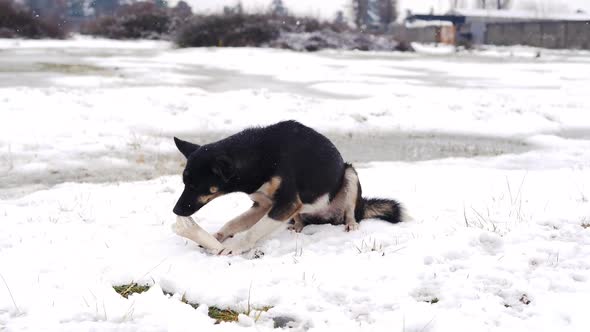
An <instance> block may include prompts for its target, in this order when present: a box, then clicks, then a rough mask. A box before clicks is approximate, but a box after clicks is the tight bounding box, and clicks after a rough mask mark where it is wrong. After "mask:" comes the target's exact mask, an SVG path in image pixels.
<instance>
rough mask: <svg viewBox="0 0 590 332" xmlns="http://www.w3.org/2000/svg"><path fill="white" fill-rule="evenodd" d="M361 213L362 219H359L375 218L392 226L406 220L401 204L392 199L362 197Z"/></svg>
mask: <svg viewBox="0 0 590 332" xmlns="http://www.w3.org/2000/svg"><path fill="white" fill-rule="evenodd" d="M362 213H363V214H362V218H360V219H369V218H376V219H381V220H385V221H388V222H390V223H392V224H395V223H398V222H400V221H403V220H405V219H406V218H405V217H404V216H405V213H404V210H403V208H402V206H401V204H400V203H399V202H397V201H395V200H392V199H383V198H364V197H363V210H362Z"/></svg>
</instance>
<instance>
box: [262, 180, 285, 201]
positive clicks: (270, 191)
mask: <svg viewBox="0 0 590 332" xmlns="http://www.w3.org/2000/svg"><path fill="white" fill-rule="evenodd" d="M281 182H282V178H281V177H280V176H273V177H272V178H271V179H270V180H269V181H268V182H265V183H264V184H263V185H262V186H261V187H260V188H258V190H256V192H257V193H263V194H265V195H266V196H267V197H269V198H271V199H272V197H273V196H274V195H275V192H276V191H277V190H278V189H279V187H280V186H281Z"/></svg>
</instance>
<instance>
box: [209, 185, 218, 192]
mask: <svg viewBox="0 0 590 332" xmlns="http://www.w3.org/2000/svg"><path fill="white" fill-rule="evenodd" d="M218 190H219V188H217V187H215V186H211V187H210V188H209V191H210V192H211V193H212V194H215V193H216V192H217V191H218Z"/></svg>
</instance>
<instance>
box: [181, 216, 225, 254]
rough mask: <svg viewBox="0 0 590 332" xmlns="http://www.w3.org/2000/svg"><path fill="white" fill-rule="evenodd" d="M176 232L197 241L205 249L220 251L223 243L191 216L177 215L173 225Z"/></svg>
mask: <svg viewBox="0 0 590 332" xmlns="http://www.w3.org/2000/svg"><path fill="white" fill-rule="evenodd" d="M172 230H173V231H174V233H176V234H178V235H179V236H182V237H184V238H187V239H189V240H191V241H194V242H196V243H197V244H199V245H201V246H202V247H204V248H205V249H208V250H212V251H219V250H222V249H223V245H221V243H220V242H219V241H217V239H216V238H214V237H213V236H212V235H211V234H209V233H208V232H207V231H206V230H204V229H203V228H201V226H199V225H198V224H197V223H196V222H195V221H194V220H193V218H191V217H180V216H177V217H176V223H175V224H173V225H172Z"/></svg>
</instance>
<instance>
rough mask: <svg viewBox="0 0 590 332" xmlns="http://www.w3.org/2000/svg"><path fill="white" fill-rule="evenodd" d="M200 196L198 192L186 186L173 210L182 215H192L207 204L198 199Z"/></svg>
mask: <svg viewBox="0 0 590 332" xmlns="http://www.w3.org/2000/svg"><path fill="white" fill-rule="evenodd" d="M198 197H199V196H198V195H197V194H196V193H194V192H192V190H190V189H188V188H186V187H185V188H184V191H183V192H182V194H181V195H180V197H179V198H178V202H176V205H175V206H174V209H173V210H172V212H174V214H176V215H177V216H181V217H189V216H192V215H193V214H195V212H197V211H199V209H201V208H202V207H203V206H204V205H205V204H203V203H200V202H199V201H198Z"/></svg>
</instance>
